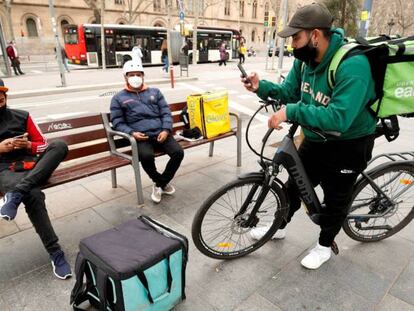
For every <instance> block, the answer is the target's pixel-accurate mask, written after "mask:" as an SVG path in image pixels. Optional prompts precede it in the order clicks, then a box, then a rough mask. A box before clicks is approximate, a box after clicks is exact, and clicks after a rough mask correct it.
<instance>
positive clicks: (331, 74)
mask: <svg viewBox="0 0 414 311" xmlns="http://www.w3.org/2000/svg"><path fill="white" fill-rule="evenodd" d="M359 45H360V44H359V43H347V44H344V45H343V46H341V47H340V48H339V50H338V51H336V53H335V55H334V57H333V58H332V60H331V62H330V63H329V67H328V86H329V88H330V89H331V90H333V88H334V86H335V76H336V71H337V70H338V68H339V65H340V64H341V63H342V61H343V60H344V59H345V58H346V57H348V55H349V53H350V52H351V51H352V50H354V49H355V48H357V47H358V46H359Z"/></svg>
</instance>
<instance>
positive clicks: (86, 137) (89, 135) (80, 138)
mask: <svg viewBox="0 0 414 311" xmlns="http://www.w3.org/2000/svg"><path fill="white" fill-rule="evenodd" d="M102 138H106V132H105V130H104V128H101V129H97V130H92V131H89V132H82V133H76V134H68V135H64V136H59V137H52V138H48V142H53V141H55V140H63V141H64V142H65V143H66V144H68V145H69V146H70V145H75V144H80V143H84V142H88V141H93V140H96V139H102Z"/></svg>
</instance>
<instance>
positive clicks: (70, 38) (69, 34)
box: [65, 28, 78, 44]
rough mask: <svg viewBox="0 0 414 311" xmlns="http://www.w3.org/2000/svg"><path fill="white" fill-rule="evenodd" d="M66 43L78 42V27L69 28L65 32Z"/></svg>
mask: <svg viewBox="0 0 414 311" xmlns="http://www.w3.org/2000/svg"><path fill="white" fill-rule="evenodd" d="M65 43H66V44H78V32H77V31H76V29H71V28H67V29H66V32H65Z"/></svg>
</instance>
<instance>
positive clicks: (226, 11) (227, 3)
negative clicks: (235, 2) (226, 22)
mask: <svg viewBox="0 0 414 311" xmlns="http://www.w3.org/2000/svg"><path fill="white" fill-rule="evenodd" d="M224 15H230V0H226V1H225V2H224Z"/></svg>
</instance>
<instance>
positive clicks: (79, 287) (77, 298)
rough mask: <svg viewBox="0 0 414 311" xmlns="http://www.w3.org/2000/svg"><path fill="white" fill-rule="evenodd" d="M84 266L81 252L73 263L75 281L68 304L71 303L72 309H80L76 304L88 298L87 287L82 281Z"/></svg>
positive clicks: (84, 261) (84, 262)
mask: <svg viewBox="0 0 414 311" xmlns="http://www.w3.org/2000/svg"><path fill="white" fill-rule="evenodd" d="M85 267H86V260H85V258H84V257H83V255H82V254H81V253H78V256H77V257H76V263H75V273H76V283H75V286H74V287H73V290H72V293H71V295H70V304H71V305H72V307H73V310H82V309H80V308H79V307H78V305H80V304H81V303H83V302H85V301H86V300H88V297H87V288H86V285H85V284H84V283H83V277H84V275H85Z"/></svg>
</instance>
